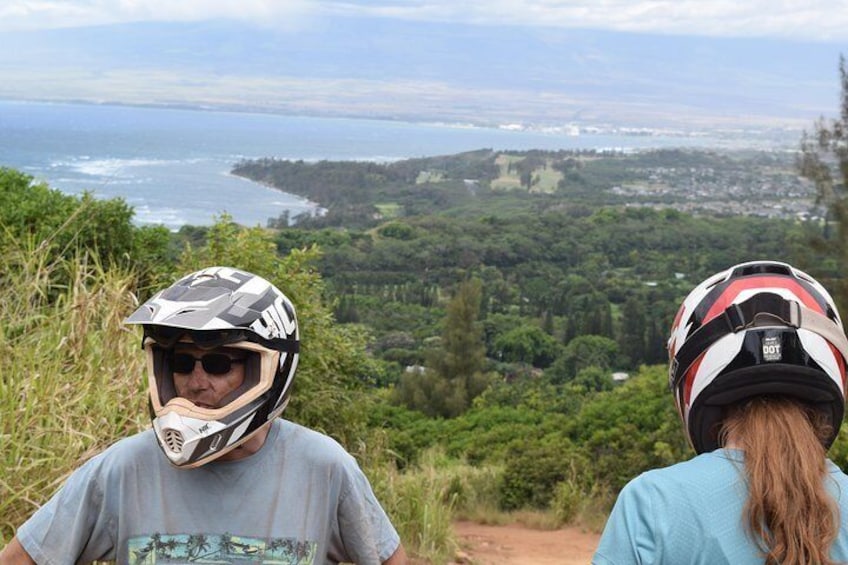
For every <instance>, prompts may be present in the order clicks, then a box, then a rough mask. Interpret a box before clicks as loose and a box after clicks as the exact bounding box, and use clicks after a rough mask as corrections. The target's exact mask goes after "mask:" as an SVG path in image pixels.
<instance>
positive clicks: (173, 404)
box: [125, 267, 300, 468]
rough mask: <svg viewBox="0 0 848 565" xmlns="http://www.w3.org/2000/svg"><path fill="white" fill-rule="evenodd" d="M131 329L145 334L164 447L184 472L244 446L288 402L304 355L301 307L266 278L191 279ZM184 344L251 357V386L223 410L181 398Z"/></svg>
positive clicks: (139, 313)
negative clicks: (178, 384) (176, 367)
mask: <svg viewBox="0 0 848 565" xmlns="http://www.w3.org/2000/svg"><path fill="white" fill-rule="evenodd" d="M125 323H127V324H139V325H141V326H142V327H143V328H144V337H143V342H142V347H143V348H144V350H145V352H146V353H147V373H148V383H149V394H150V415H151V418H152V420H153V428H154V430H155V432H156V437H157V439H158V441H159V446H160V447H161V448H162V451H163V452H164V453H165V455H166V456H167V458H168V460H169V461H170V462H171V463H172V464H174V465H175V466H178V467H185V468H191V467H198V466H200V465H203V464H205V463H208V462H210V461H212V460H214V459H216V458H218V457H220V456H221V455H223V454H225V453H227V452H229V451H230V450H232V449H234V448H235V447H237V446H239V445H241V444H242V443H244V442H245V441H247V439H248V438H250V437H251V436H252V435H253V434H254V433H255V432H256V431H257V430H258V429H259V428H260V427H261V426H262V425H264V424H265V423H266V422H268V421H269V420H272V419H274V418H276V417H277V416H279V415H280V414H281V413H282V412H283V410H284V409H285V408H286V405H287V404H288V401H289V395H290V393H291V388H292V382H293V381H294V375H295V371H296V369H297V363H298V356H299V346H300V340H299V334H298V327H297V318H296V315H295V310H294V306H292V304H291V302H290V301H289V299H288V298H286V296H285V295H284V294H283V293H282V292H280V291H279V290H278V289H277V288H276V287H275V286H274V285H272V284H271V283H270V282H268V281H267V280H265V279H263V278H262V277H259V276H256V275H253V274H251V273H248V272H245V271H240V270H238V269H232V268H228V267H211V268H208V269H203V270H201V271H197V272H196V273H192V274H190V275H187V276H186V277H184V278H182V279H180V280H179V281H177V282H176V283H175V284H173V285H172V286H170V287H168V288H166V289H165V290H162V291H161V292H159V293H158V294H156V295H155V296H153V297H152V298H151V299H150V300H148V301H147V302H145V303H144V304H142V305H141V306H140V307H139V308H138V309H137V310H136V311H135V312H134V313H133V314H132V315H131V316H129V317H128V318H127V319H126V320H125ZM178 343H186V344H189V345H192V346H195V347H199V348H201V349H213V348H219V347H222V346H226V348H227V349H228V350H239V353H241V352H242V351H243V352H244V354H245V357H244V382H243V383H242V384H241V386H240V387H239V388H238V389H236V390H235V391H233V392H232V393H230V394H229V395H228V396H227V398H226V400H225V402H224V403H223V404H222V405H221V406H220V407H217V408H208V407H204V406H197V405H195V404H194V403H192V402H191V401H189V400H188V399H186V398H180V397H178V396H177V395H176V390H175V387H174V381H173V368H172V363H173V359H174V356H173V352H174V347H175V346H176V345H177V344H178Z"/></svg>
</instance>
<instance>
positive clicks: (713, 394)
mask: <svg viewBox="0 0 848 565" xmlns="http://www.w3.org/2000/svg"><path fill="white" fill-rule="evenodd" d="M668 348H669V358H670V367H669V387H670V389H671V392H672V394H673V395H674V400H675V403H676V406H677V409H678V413H679V414H680V417H681V421H682V423H683V429H684V431H685V433H686V436H687V438H688V439H689V442H690V443H691V445H692V447H693V448H694V450H695V452H696V453H697V454H698V455H697V456H696V457H695V458H693V459H691V460H689V461H686V462H683V463H678V464H676V465H672V466H671V467H667V468H664V469H654V470H652V471H649V472H647V473H643V474H642V475H640V476H639V477H636V478H635V479H633V480H632V481H631V482H630V483H628V484H627V485H626V486H625V487H624V489H622V491H621V493H620V494H619V497H618V500H617V501H616V504H615V507H614V508H613V511H612V513H611V514H610V517H609V519H608V521H607V525H606V527H605V529H604V533H603V535H602V537H601V541H600V544H599V546H598V550H597V552H596V554H595V557H594V559H593V563H594V564H597V565H604V564H611V563H615V564H618V565H622V564H629V563H674V564H679V563H703V564H710V565H713V564H724V563H727V564H733V565H737V564H741V565H746V564H758V565H762V564H763V563H766V564H767V565H773V564H809V565H812V564H816V565H830V564H833V563H839V562H848V520H846V518H848V477H846V475H845V474H844V473H843V472H842V471H841V470H840V469H839V468H838V467H837V466H836V465H834V464H833V463H832V462H831V461H830V460H828V459H827V458H826V455H825V454H826V451H827V449H828V448H829V447H830V445H831V444H832V443H833V441H834V440H835V438H836V436H837V433H838V431H839V426H840V424H841V423H842V419H843V415H844V411H845V384H846V360H848V339H846V337H845V333H844V330H843V326H842V321H841V319H840V317H839V314H838V313H837V311H836V306H835V304H834V303H833V299H832V298H831V297H830V295H829V294H828V292H827V291H826V290H825V289H824V288H823V287H822V286H821V285H820V284H819V283H818V282H817V281H816V280H815V279H813V278H812V277H810V276H809V275H807V274H806V273H803V272H801V271H799V270H798V269H795V268H793V267H792V266H790V265H787V264H785V263H778V262H775V261H753V262H749V263H743V264H740V265H736V266H735V267H731V268H730V269H728V270H726V271H723V272H721V273H718V274H716V275H713V276H712V277H710V278H708V279H707V280H705V281H704V282H702V283H701V284H700V285H698V286H697V287H695V289H694V290H693V291H692V292H691V293H690V294H689V296H687V297H686V299H685V300H684V302H683V304H682V305H681V307H680V309H679V311H678V313H677V316H676V317H675V319H674V323H673V325H672V330H671V337H670V339H669V344H668Z"/></svg>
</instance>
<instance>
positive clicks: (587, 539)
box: [454, 522, 600, 565]
mask: <svg viewBox="0 0 848 565" xmlns="http://www.w3.org/2000/svg"><path fill="white" fill-rule="evenodd" d="M454 529H455V531H456V535H457V539H458V540H459V545H460V551H461V555H460V556H459V557H460V559H458V561H459V562H465V563H470V564H472V565H554V564H556V565H587V564H588V563H590V562H591V561H592V553H594V551H595V548H596V547H597V545H598V539H599V538H600V536H599V535H598V534H593V533H589V532H585V531H583V530H582V529H580V528H563V529H560V530H548V531H545V530H532V529H529V528H526V527H524V526H520V525H510V526H483V525H481V524H474V523H471V522H457V523H456V524H454Z"/></svg>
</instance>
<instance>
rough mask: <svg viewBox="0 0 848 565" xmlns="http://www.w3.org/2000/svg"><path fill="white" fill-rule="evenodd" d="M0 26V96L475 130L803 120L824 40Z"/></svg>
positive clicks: (365, 27)
mask: <svg viewBox="0 0 848 565" xmlns="http://www.w3.org/2000/svg"><path fill="white" fill-rule="evenodd" d="M313 24H314V25H312V26H310V27H307V28H304V29H300V30H275V29H269V28H256V27H252V26H248V25H246V24H244V25H239V24H234V23H233V22H232V21H227V22H223V21H221V22H206V23H185V24H176V23H169V24H160V23H156V24H154V23H144V24H123V25H112V26H103V27H90V28H73V29H58V30H48V31H44V30H42V31H31V32H5V33H3V34H0V40H2V42H3V44H4V49H3V50H2V52H0V72H2V73H3V76H4V78H5V80H4V81H3V85H2V86H0V96H3V97H7V98H10V97H11V98H35V99H84V100H96V101H120V102H128V103H159V104H190V105H191V104H196V105H216V106H223V107H230V108H239V109H261V110H266V111H282V112H299V113H311V114H333V115H360V116H377V117H398V118H404V119H427V120H448V121H474V122H489V123H507V122H523V123H530V122H535V123H540V124H562V123H564V122H578V123H582V124H598V123H612V124H616V125H623V126H628V125H629V126H662V125H670V126H692V125H695V126H703V125H705V124H707V125H719V126H724V127H728V126H744V125H763V124H767V125H788V126H795V127H797V126H800V127H804V126H806V125H809V123H810V121H811V120H813V119H815V118H816V117H818V116H819V115H821V114H827V113H833V112H835V110H836V108H837V100H838V80H837V79H838V75H837V65H838V57H839V53H838V52H837V51H835V49H834V47H833V45H832V44H830V45H828V44H817V43H812V42H792V41H783V40H773V39H721V38H703V37H691V36H661V35H644V34H631V33H619V32H609V31H592V30H564V29H555V28H548V29H541V30H540V29H539V28H523V27H517V26H516V27H507V26H501V27H494V26H489V27H484V26H467V25H459V24H444V23H438V24H436V23H423V22H409V21H401V20H388V19H377V18H371V19H367V18H341V17H337V18H333V19H329V20H321V21H315V22H313Z"/></svg>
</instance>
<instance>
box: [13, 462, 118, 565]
mask: <svg viewBox="0 0 848 565" xmlns="http://www.w3.org/2000/svg"><path fill="white" fill-rule="evenodd" d="M102 462H103V455H100V456H97V457H95V458H93V459H91V460H90V461H88V462H87V463H86V464H85V465H83V466H82V467H80V468H79V469H77V470H76V471H74V473H73V474H71V476H70V477H69V478H68V480H67V481H66V482H65V484H64V485H63V486H62V487H61V488H60V489H59V490H58V491H57V492H56V494H54V495H53V497H52V498H51V499H50V500H49V501H47V503H46V504H44V506H42V507H41V508H39V509H38V510H37V511H36V512H35V514H33V515H32V517H30V519H29V520H27V521H26V522H25V523H24V524H23V525H21V527H20V528H19V529H18V531H17V533H16V536H17V538H18V540H19V541H20V542H21V545H22V546H23V548H24V549H25V550H26V552H27V553H29V555H30V557H32V558H33V560H35V561H36V562H37V563H39V564H41V565H47V564H49V565H54V564H55V565H58V564H65V563H67V564H73V563H78V562H81V563H88V562H91V561H96V560H99V559H114V534H113V527H112V526H113V525H114V519H113V517H112V515H111V513H109V512H108V511H107V509H106V504H105V501H104V497H103V491H104V489H103V484H102V473H101V471H102Z"/></svg>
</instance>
